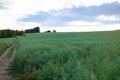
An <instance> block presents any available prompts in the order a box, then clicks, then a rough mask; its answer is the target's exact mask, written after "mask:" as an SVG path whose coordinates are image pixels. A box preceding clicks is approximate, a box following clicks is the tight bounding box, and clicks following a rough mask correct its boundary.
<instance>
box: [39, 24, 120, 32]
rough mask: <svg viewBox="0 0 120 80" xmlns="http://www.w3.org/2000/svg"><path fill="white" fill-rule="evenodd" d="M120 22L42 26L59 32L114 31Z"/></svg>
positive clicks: (44, 28) (117, 28) (44, 29)
mask: <svg viewBox="0 0 120 80" xmlns="http://www.w3.org/2000/svg"><path fill="white" fill-rule="evenodd" d="M119 29H120V24H110V25H109V24H100V25H99V26H86V27H77V26H65V27H59V26H57V27H55V26H54V27H49V26H46V27H41V30H43V31H42V32H44V31H47V30H56V31H57V32H92V31H113V30H119Z"/></svg>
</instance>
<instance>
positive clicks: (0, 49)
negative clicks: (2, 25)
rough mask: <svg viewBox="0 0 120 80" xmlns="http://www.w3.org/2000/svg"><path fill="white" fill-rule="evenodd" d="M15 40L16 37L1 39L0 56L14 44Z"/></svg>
mask: <svg viewBox="0 0 120 80" xmlns="http://www.w3.org/2000/svg"><path fill="white" fill-rule="evenodd" d="M14 40H15V38H4V39H0V56H1V55H2V54H3V52H4V51H5V50H6V49H7V48H8V47H10V46H11V45H12V44H13V42H14Z"/></svg>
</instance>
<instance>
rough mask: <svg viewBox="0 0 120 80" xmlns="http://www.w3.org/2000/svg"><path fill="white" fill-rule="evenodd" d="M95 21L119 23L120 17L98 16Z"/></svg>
mask: <svg viewBox="0 0 120 80" xmlns="http://www.w3.org/2000/svg"><path fill="white" fill-rule="evenodd" d="M96 19H97V20H101V21H119V20H120V17H119V16H107V15H100V16H98V17H97V18H96Z"/></svg>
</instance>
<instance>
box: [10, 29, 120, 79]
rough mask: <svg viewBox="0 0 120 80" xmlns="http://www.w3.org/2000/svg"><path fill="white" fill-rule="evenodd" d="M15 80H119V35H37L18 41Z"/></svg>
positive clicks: (112, 32) (13, 69)
mask: <svg viewBox="0 0 120 80" xmlns="http://www.w3.org/2000/svg"><path fill="white" fill-rule="evenodd" d="M9 74H10V75H12V76H13V78H15V79H16V80H120V32H119V31H109V32H86V33H85V32H82V33H77V32H76V33H36V34H26V36H25V37H19V38H18V41H17V53H16V56H15V58H14V62H12V63H11V65H10V66H9Z"/></svg>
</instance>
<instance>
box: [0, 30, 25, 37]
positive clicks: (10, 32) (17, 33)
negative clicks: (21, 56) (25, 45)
mask: <svg viewBox="0 0 120 80" xmlns="http://www.w3.org/2000/svg"><path fill="white" fill-rule="evenodd" d="M20 35H23V31H18V30H10V29H6V30H0V38H9V37H15V36H20Z"/></svg>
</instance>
